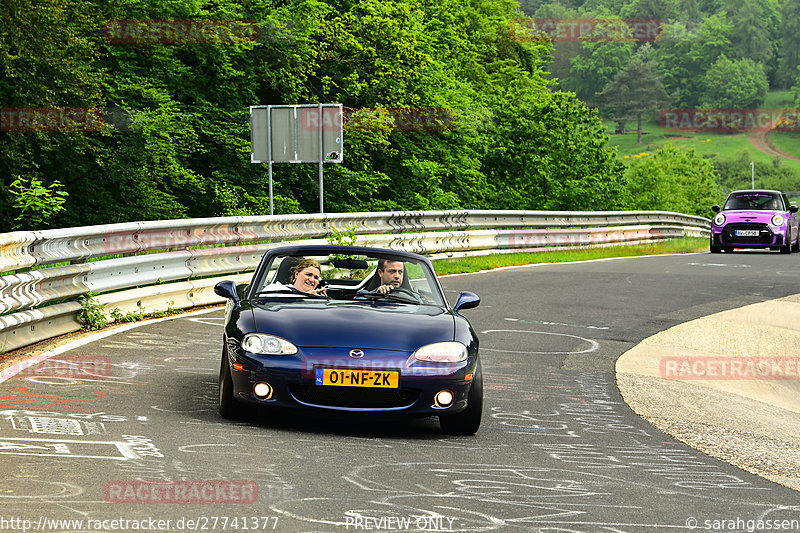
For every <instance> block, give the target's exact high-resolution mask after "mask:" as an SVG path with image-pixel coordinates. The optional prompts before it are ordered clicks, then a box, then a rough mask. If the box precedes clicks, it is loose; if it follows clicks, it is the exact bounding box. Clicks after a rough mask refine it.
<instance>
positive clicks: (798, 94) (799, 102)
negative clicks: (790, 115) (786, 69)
mask: <svg viewBox="0 0 800 533" xmlns="http://www.w3.org/2000/svg"><path fill="white" fill-rule="evenodd" d="M794 82H795V83H796V84H797V85H794V86H793V87H792V92H793V93H794V105H796V106H798V107H800V65H798V66H797V75H796V76H795V78H794Z"/></svg>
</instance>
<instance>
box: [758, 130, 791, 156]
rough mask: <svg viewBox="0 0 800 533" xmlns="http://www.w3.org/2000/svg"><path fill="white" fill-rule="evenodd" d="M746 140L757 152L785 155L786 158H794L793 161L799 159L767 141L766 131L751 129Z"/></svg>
mask: <svg viewBox="0 0 800 533" xmlns="http://www.w3.org/2000/svg"><path fill="white" fill-rule="evenodd" d="M747 140H749V141H750V144H752V145H753V148H755V149H756V150H758V151H759V152H764V153H765V154H769V155H777V156H780V157H785V158H786V159H794V160H795V161H800V157H795V156H793V155H789V154H787V153H785V152H781V151H780V150H778V149H777V148H775V147H773V146H772V145H771V144H770V142H769V132H768V131H751V132H750V134H749V135H748V136H747Z"/></svg>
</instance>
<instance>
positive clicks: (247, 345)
mask: <svg viewBox="0 0 800 533" xmlns="http://www.w3.org/2000/svg"><path fill="white" fill-rule="evenodd" d="M242 348H244V349H245V350H246V351H248V352H250V353H260V354H264V355H292V354H295V353H297V346H295V345H294V344H292V343H291V342H289V341H287V340H286V339H282V338H280V337H275V336H274V335H264V334H262V333H249V334H247V335H245V336H244V339H242Z"/></svg>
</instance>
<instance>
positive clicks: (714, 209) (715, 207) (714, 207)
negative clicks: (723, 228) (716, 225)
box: [711, 204, 719, 213]
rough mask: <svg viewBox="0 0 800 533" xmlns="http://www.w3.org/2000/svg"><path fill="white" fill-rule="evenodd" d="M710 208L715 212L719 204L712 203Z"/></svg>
mask: <svg viewBox="0 0 800 533" xmlns="http://www.w3.org/2000/svg"><path fill="white" fill-rule="evenodd" d="M711 210H712V211H714V212H715V213H719V206H718V205H717V204H714V205H712V206H711Z"/></svg>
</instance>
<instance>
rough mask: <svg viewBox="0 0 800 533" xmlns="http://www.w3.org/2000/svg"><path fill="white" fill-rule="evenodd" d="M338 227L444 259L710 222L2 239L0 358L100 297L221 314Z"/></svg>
mask: <svg viewBox="0 0 800 533" xmlns="http://www.w3.org/2000/svg"><path fill="white" fill-rule="evenodd" d="M332 228H336V229H337V230H339V231H342V230H344V229H346V228H355V233H356V235H357V236H358V237H357V239H358V241H357V242H358V244H362V245H367V246H379V247H385V248H392V249H400V250H407V251H413V252H417V253H421V254H424V255H428V256H432V257H434V258H441V257H459V256H465V255H478V254H488V253H508V252H530V251H537V250H543V249H547V250H554V249H567V248H574V247H587V246H609V245H614V244H623V243H624V244H638V243H644V242H654V241H660V240H665V239H671V238H676V237H682V236H684V235H694V236H708V233H709V230H710V220H708V219H706V218H702V217H696V216H691V215H683V214H680V213H670V212H662V211H610V212H566V211H425V212H400V213H395V212H386V213H334V214H311V215H277V216H263V217H222V218H205V219H181V220H161V221H153V222H131V223H124V224H110V225H102V226H87V227H80V228H63V229H56V230H43V231H30V232H27V231H24V232H12V233H4V234H0V273H5V275H2V276H0V294H2V299H1V300H0V314H4V315H3V316H0V353H2V352H6V351H10V350H13V349H16V348H19V347H23V346H26V345H29V344H32V343H35V342H38V341H41V340H44V339H47V338H51V337H55V336H58V335H62V334H64V333H69V332H72V331H77V330H79V329H80V327H81V324H80V323H79V322H78V314H79V312H80V310H81V305H80V304H79V303H78V302H77V301H76V300H77V299H78V298H80V297H81V296H85V295H87V294H90V293H91V294H96V295H97V296H96V297H95V299H96V301H97V304H98V305H104V306H105V310H106V314H108V312H110V311H111V310H113V309H119V313H122V314H125V313H138V314H141V313H143V312H144V313H146V312H154V311H159V310H163V309H166V308H167V307H171V308H188V307H194V306H200V305H209V304H213V303H218V302H220V301H221V300H220V298H219V297H218V296H217V295H216V294H214V292H213V285H214V284H215V283H216V282H217V281H219V280H220V279H222V278H223V277H224V278H227V279H230V278H232V277H233V276H235V277H233V279H236V280H238V281H245V280H247V279H248V278H249V274H243V273H246V272H250V271H252V270H253V269H254V268H255V267H256V266H257V264H258V262H259V260H260V259H261V256H262V255H263V254H264V252H265V251H266V250H268V249H269V248H272V247H275V246H280V245H282V244H284V243H286V242H287V241H297V240H301V239H310V240H308V242H309V243H311V242H322V243H325V242H327V240H325V239H324V238H325V237H327V236H328V235H330V234H331V229H332ZM321 238H322V240H317V239H321ZM109 256H112V257H113V258H111V259H102V260H97V259H101V258H104V257H109ZM115 256H118V257H115ZM91 260H94V261H91ZM67 263H68V264H67ZM48 265H49V266H48ZM65 300H67V301H65Z"/></svg>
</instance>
